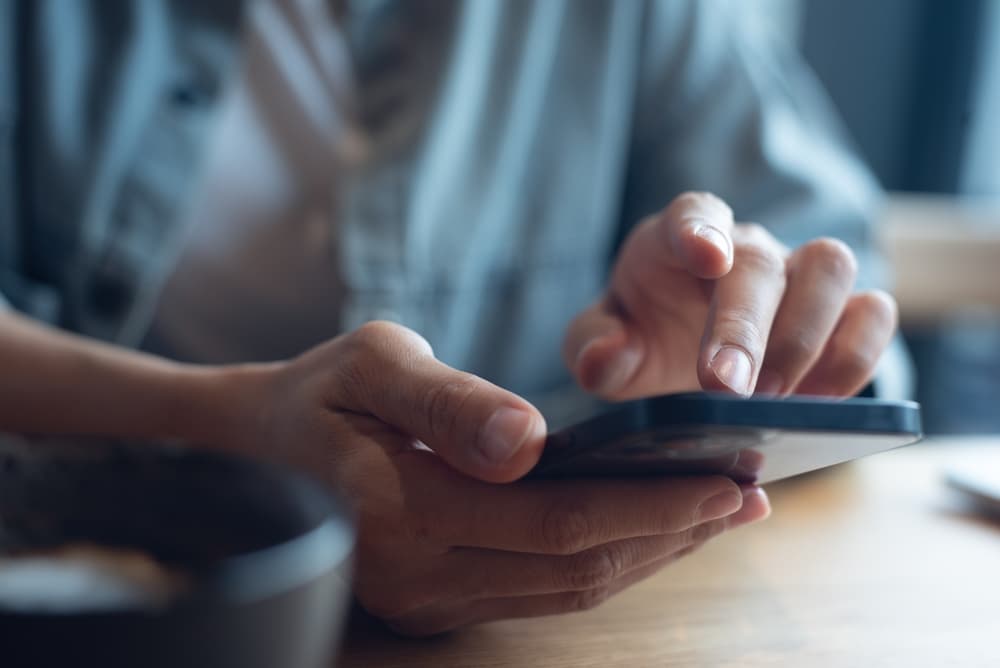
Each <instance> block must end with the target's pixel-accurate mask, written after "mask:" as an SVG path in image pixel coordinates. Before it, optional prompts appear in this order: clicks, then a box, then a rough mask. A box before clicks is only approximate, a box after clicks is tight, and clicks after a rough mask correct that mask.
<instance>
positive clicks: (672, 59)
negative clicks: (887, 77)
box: [623, 0, 886, 287]
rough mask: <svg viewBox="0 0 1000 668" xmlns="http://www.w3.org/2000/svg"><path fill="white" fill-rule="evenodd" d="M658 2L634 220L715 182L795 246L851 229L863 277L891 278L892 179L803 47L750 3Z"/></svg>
mask: <svg viewBox="0 0 1000 668" xmlns="http://www.w3.org/2000/svg"><path fill="white" fill-rule="evenodd" d="M647 12H648V17H647V19H648V20H647V21H646V22H645V28H644V30H645V32H644V35H643V41H642V47H641V49H642V53H641V61H640V65H639V68H638V69H639V74H638V77H637V91H636V111H635V118H634V125H633V136H632V147H631V152H630V160H629V175H628V180H627V184H626V202H625V210H624V215H625V218H624V219H623V222H625V223H631V222H632V221H635V220H638V219H639V218H641V217H642V216H644V215H647V214H648V213H650V212H652V211H656V210H658V209H660V208H662V207H663V206H664V205H666V204H667V203H668V202H669V201H670V200H671V199H672V198H673V197H674V196H676V195H677V194H679V193H680V192H683V191H686V190H707V191H711V192H713V193H715V194H716V195H718V196H720V197H722V198H723V199H724V200H726V201H727V202H728V203H729V204H730V205H731V206H732V207H733V210H734V212H735V214H736V218H737V220H739V221H753V222H757V223H760V224H762V225H765V226H766V227H768V228H769V229H770V230H771V231H772V233H773V234H775V236H777V237H778V238H779V239H781V240H782V241H783V242H784V243H785V244H787V245H789V246H792V247H794V246H797V245H799V244H801V243H803V242H805V241H807V240H809V239H812V238H815V237H818V236H834V237H837V238H839V239H842V240H843V241H845V242H847V243H848V244H849V245H850V246H851V247H852V248H853V250H854V251H855V253H856V254H857V255H858V259H859V263H860V265H861V273H860V276H859V284H860V285H862V286H865V287H869V286H877V285H884V284H885V281H886V272H885V271H884V267H883V263H882V262H881V261H880V259H879V257H878V254H877V253H876V252H875V250H874V247H875V245H874V243H873V234H872V221H873V219H874V218H875V216H876V215H877V212H878V208H879V205H880V200H881V189H880V188H879V186H878V183H877V182H876V180H875V178H874V177H873V175H872V174H871V172H870V171H869V170H868V168H867V167H866V166H865V165H864V163H863V162H862V161H861V160H860V159H859V158H858V156H857V155H856V153H855V152H854V151H853V150H852V148H851V147H850V145H849V142H848V140H847V138H846V135H845V133H844V131H843V129H842V128H841V126H840V123H839V121H838V120H837V118H836V115H835V114H834V113H833V108H832V105H831V103H830V102H829V100H828V98H827V97H826V95H825V94H824V92H823V90H822V88H821V87H820V85H819V84H818V82H817V81H816V79H815V78H814V76H813V75H812V74H811V72H810V71H809V70H808V68H807V67H806V66H805V64H804V62H803V61H802V60H801V58H800V57H799V54H798V53H797V52H796V50H795V49H794V48H793V47H792V46H791V45H790V44H787V43H786V42H785V41H784V40H783V39H782V37H781V36H780V35H777V34H775V33H774V32H773V31H771V30H768V29H767V28H766V27H765V25H764V24H763V22H762V21H755V20H754V15H753V13H752V12H751V11H749V10H748V5H745V4H744V3H740V2H727V1H726V0H692V1H690V2H686V3H682V2H652V3H650V4H649V5H648V7H647Z"/></svg>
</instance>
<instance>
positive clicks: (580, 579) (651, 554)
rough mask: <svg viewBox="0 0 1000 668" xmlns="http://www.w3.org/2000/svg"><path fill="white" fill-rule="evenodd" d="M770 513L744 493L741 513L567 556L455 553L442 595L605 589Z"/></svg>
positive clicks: (756, 493)
mask: <svg viewBox="0 0 1000 668" xmlns="http://www.w3.org/2000/svg"><path fill="white" fill-rule="evenodd" d="M769 512H770V506H769V505H768V502H767V497H766V496H764V495H763V491H762V490H760V489H759V488H756V487H747V488H746V489H745V490H744V503H743V507H742V508H740V510H738V511H737V512H735V513H733V514H732V515H729V516H728V517H724V518H722V519H717V520H711V521H708V522H702V523H700V524H696V525H694V526H691V527H689V528H688V529H685V530H684V531H680V532H677V533H670V534H663V535H657V536H644V537H641V538H627V539H624V540H617V541H612V542H610V543H605V544H603V545H598V546H596V547H592V548H590V549H587V550H584V551H583V552H579V553H577V554H570V555H536V554H527V553H521V552H503V551H499V550H482V549H456V550H452V551H451V552H449V553H448V554H447V555H446V556H445V557H444V558H443V559H442V560H441V562H440V569H441V571H442V581H443V582H444V583H443V584H442V587H441V588H442V589H444V591H443V592H442V593H445V594H446V595H450V596H452V597H455V598H459V599H462V600H472V599H480V598H495V597H504V596H525V595H535V594H549V593H556V592H561V591H579V590H582V589H593V588H596V587H603V586H606V585H610V584H611V583H612V582H614V581H616V580H618V579H619V578H620V577H622V576H623V575H625V574H627V573H629V572H631V571H633V570H635V569H636V568H640V567H642V566H645V565H647V564H649V563H652V562H654V561H657V560H659V559H662V558H663V557H666V556H669V555H671V554H674V553H675V552H678V551H680V550H682V549H684V548H686V547H688V546H690V545H694V544H695V543H704V542H706V541H708V540H711V539H712V538H714V537H716V536H718V535H720V534H722V533H723V532H724V531H727V530H729V529H733V528H736V527H738V526H742V525H744V524H749V523H751V522H756V521H758V520H761V519H764V518H765V517H767V515H768V514H769ZM444 574H446V575H444Z"/></svg>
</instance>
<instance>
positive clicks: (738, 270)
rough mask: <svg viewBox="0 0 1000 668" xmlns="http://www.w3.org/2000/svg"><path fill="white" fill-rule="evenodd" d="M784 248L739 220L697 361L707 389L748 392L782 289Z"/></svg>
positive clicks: (717, 286)
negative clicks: (728, 266) (730, 258)
mask: <svg viewBox="0 0 1000 668" xmlns="http://www.w3.org/2000/svg"><path fill="white" fill-rule="evenodd" d="M786 252H787V251H786V250H785V249H784V248H783V247H782V246H781V244H779V243H778V242H777V241H776V240H775V239H774V238H773V237H772V236H771V235H770V234H769V233H768V232H767V231H766V230H764V228H762V227H760V226H759V225H743V226H741V231H740V234H739V236H738V237H737V241H736V259H735V261H734V263H733V268H732V270H731V271H730V272H729V273H728V274H726V275H725V276H723V277H722V278H720V279H719V280H718V281H716V284H715V291H714V294H713V296H712V304H711V307H710V309H709V315H708V323H707V325H706V329H705V335H704V337H703V339H702V347H701V356H700V359H699V361H698V378H699V380H700V382H701V385H702V387H703V388H704V389H706V390H717V391H727V392H736V393H737V394H742V395H748V394H749V393H750V391H751V389H752V388H753V387H754V385H755V384H756V382H757V374H758V372H759V370H760V364H761V361H762V360H763V358H764V350H765V348H766V345H767V338H768V335H769V333H770V331H771V325H772V323H773V322H774V317H775V314H776V313H777V310H778V305H779V304H780V303H781V299H782V296H783V294H784V292H785V284H786V278H785V255H786Z"/></svg>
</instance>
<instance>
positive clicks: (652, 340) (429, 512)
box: [0, 193, 896, 635]
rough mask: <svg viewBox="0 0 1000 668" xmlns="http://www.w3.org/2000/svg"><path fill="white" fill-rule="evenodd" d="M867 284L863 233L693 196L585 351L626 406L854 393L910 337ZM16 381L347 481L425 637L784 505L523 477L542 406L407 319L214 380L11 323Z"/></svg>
mask: <svg viewBox="0 0 1000 668" xmlns="http://www.w3.org/2000/svg"><path fill="white" fill-rule="evenodd" d="M855 271H856V263H855V260H854V258H853V256H852V254H851V252H850V250H849V249H847V247H846V246H844V245H843V244H842V243H840V242H836V241H833V240H828V239H819V240H816V241H813V242H810V243H809V244H806V245H804V246H802V247H801V248H798V249H795V250H794V251H791V250H789V249H787V248H785V247H784V246H782V245H781V244H780V243H779V242H777V241H776V240H775V239H774V238H773V237H771V236H770V235H769V234H768V233H767V232H766V231H765V230H764V229H763V228H760V227H757V226H753V225H739V224H735V223H734V221H733V216H732V212H731V211H730V210H729V208H728V207H727V206H726V205H725V204H724V203H723V202H721V201H720V200H719V199H717V198H715V197H713V196H711V195H708V194H704V193H688V194H685V195H682V196H681V197H679V198H677V199H676V200H674V202H672V203H671V205H670V206H669V207H667V208H666V209H665V210H663V211H662V212H660V213H658V214H656V215H655V216H651V217H649V218H647V219H646V220H644V221H643V222H642V223H641V224H640V225H639V226H638V227H637V228H636V229H635V230H634V231H633V232H632V234H631V236H630V237H629V238H628V239H627V241H626V243H625V245H624V247H623V249H622V251H621V254H620V255H619V257H618V259H617V261H616V265H615V267H614V270H613V273H612V276H611V279H610V282H609V285H608V288H607V291H606V294H605V295H603V296H602V297H601V299H599V300H598V301H597V302H596V303H595V304H593V305H592V306H591V307H590V308H589V309H587V310H586V311H584V312H583V313H581V314H580V315H579V316H578V317H577V318H576V319H575V320H574V322H573V323H572V324H571V325H570V327H569V328H568V330H567V332H566V336H565V341H564V346H563V352H564V356H565V359H566V362H567V365H568V367H569V368H570V370H571V371H572V373H573V374H574V376H575V377H576V379H577V381H578V382H579V383H580V384H581V385H582V386H583V387H584V388H586V389H588V390H590V391H592V392H594V393H596V394H599V395H602V396H604V397H606V398H608V399H613V400H620V399H628V398H635V397H642V396H647V395H652V394H661V393H665V392H675V391H684V390H693V389H699V388H704V389H710V390H721V391H729V392H736V393H740V394H750V393H752V392H754V391H759V392H768V393H775V394H787V393H790V392H793V391H794V392H807V393H813V394H824V395H831V396H847V395H849V394H852V393H853V392H855V391H856V390H857V389H859V388H860V387H861V386H863V385H864V384H865V383H866V382H867V381H868V379H869V378H870V377H871V375H872V373H873V370H874V367H875V363H876V361H877V360H878V358H879V356H880V354H881V352H882V351H883V349H884V348H885V346H886V345H887V344H888V342H889V340H890V337H891V336H892V333H893V331H894V329H895V324H896V310H895V304H894V302H893V300H892V298H891V297H889V296H888V295H886V294H884V293H881V292H867V293H854V292H853V291H852V290H853V282H854V274H855ZM740 355H745V361H740V360H741V359H744V358H741V357H740ZM0 368H3V369H5V372H4V374H0V426H2V427H3V428H4V429H7V430H10V431H20V432H30V433H76V434H81V433H86V434H113V435H119V436H128V437H140V438H160V437H170V438H175V439H182V440H186V441H188V442H191V443H194V444H200V445H204V446H207V447H215V448H221V449H224V450H229V451H233V452H238V453H242V454H249V455H253V456H257V457H262V458H267V459H270V460H274V461H280V462H283V463H285V464H288V465H292V466H295V467H298V468H300V469H302V470H305V471H308V472H310V473H311V474H313V475H316V476H319V477H321V478H323V479H324V480H326V481H327V482H329V484H331V485H333V486H335V487H336V488H337V489H339V490H341V492H342V493H344V494H345V495H346V496H347V497H348V498H349V499H351V500H352V501H353V502H354V504H355V507H356V509H357V513H358V517H359V537H358V547H357V562H356V563H357V573H356V581H355V593H356V596H357V598H358V601H359V602H360V603H361V605H362V606H364V607H365V608H366V609H367V610H368V611H369V612H371V613H372V614H374V615H376V616H378V617H380V618H382V619H384V620H385V621H386V622H387V623H388V624H389V625H390V626H391V627H392V628H394V629H396V630H398V631H399V632H401V633H406V634H410V635H428V634H434V633H440V632H443V631H448V630H451V629H455V628H458V627H461V626H466V625H469V624H475V623H480V622H484V621H488V620H493V619H501V618H509V617H525V616H534V615H546V614H554V613H561V612H569V611H575V610H583V609H587V608H591V607H593V606H595V605H597V604H599V603H601V602H602V601H604V600H606V599H607V598H608V597H609V596H612V595H614V594H616V593H618V592H619V591H621V590H623V589H625V588H626V587H628V586H630V585H632V584H634V583H636V582H638V581H640V580H641V579H643V578H645V577H648V576H650V575H652V574H653V573H655V572H657V571H658V570H659V569H661V568H662V567H663V566H665V565H667V564H669V563H670V562H672V561H674V560H676V559H678V558H680V557H682V556H684V555H686V554H689V553H690V552H692V551H693V550H695V549H697V548H698V547H699V546H700V545H702V544H704V543H705V542H706V541H707V540H709V539H711V538H712V537H714V536H716V535H718V534H720V533H722V532H724V531H726V530H728V529H732V528H734V527H737V526H740V525H744V524H747V523H750V522H754V521H757V520H760V519H763V518H764V517H766V516H767V515H768V513H769V512H770V508H769V505H768V501H767V497H766V496H765V495H764V493H763V491H762V490H760V489H757V488H754V487H743V488H740V487H738V486H737V485H736V484H734V483H733V482H732V481H730V480H729V479H727V478H722V477H704V478H689V479H659V480H638V481H636V480H629V481H622V480H600V481H593V480H567V481H542V482H540V481H518V479H519V478H520V477H521V476H523V475H524V474H525V473H526V472H527V471H528V470H530V468H531V467H532V466H533V464H534V463H535V461H537V459H538V457H539V455H540V453H541V449H542V447H543V443H544V435H545V431H546V427H545V421H544V419H543V418H542V416H541V414H540V413H539V412H538V411H537V410H536V409H535V408H534V407H533V406H532V405H531V404H529V403H528V402H527V401H525V400H524V399H522V398H521V397H518V396H517V395H515V394H513V393H511V392H508V391H507V390H505V389H503V388H500V387H497V386H495V385H492V384H490V383H489V382H487V381H485V380H483V379H481V378H477V377H476V376H473V375H470V374H467V373H465V372H462V371H459V370H456V369H452V368H449V367H447V366H446V365H444V364H442V363H441V362H439V361H437V360H436V359H435V358H434V356H433V352H432V350H431V348H430V346H429V345H428V343H427V342H426V341H425V340H424V339H423V338H421V337H420V336H419V335H418V334H416V333H415V332H412V331H410V330H408V329H406V328H404V327H401V326H399V325H394V324H391V323H384V322H374V323H369V324H367V325H365V326H363V327H361V328H360V329H358V330H355V331H353V332H350V333H347V334H345V335H343V336H340V337H337V338H335V339H333V340H331V341H328V342H327V343H324V344H322V345H320V346H318V347H316V348H314V349H312V350H310V351H307V352H306V353H304V354H303V355H301V356H299V357H297V358H295V359H292V360H288V361H285V362H278V363H270V364H250V365H236V366H223V367H210V366H200V367H196V366H190V365H183V364H178V363H175V362H171V361H168V360H163V359H159V358H155V357H152V356H149V355H146V354H142V353H137V352H134V351H128V350H124V349H120V348H115V347H112V346H108V345H105V344H101V343H97V342H94V341H89V340H85V339H82V338H80V337H76V336H73V335H70V334H66V333H64V332H58V331H55V330H52V329H49V328H47V327H44V326H42V325H40V324H38V323H34V322H31V321H29V320H27V319H25V318H23V317H20V316H17V315H14V314H12V313H0ZM54 408H55V409H56V410H53V409H54ZM112 409H113V410H112Z"/></svg>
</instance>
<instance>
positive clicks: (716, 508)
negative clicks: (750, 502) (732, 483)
mask: <svg viewBox="0 0 1000 668" xmlns="http://www.w3.org/2000/svg"><path fill="white" fill-rule="evenodd" d="M742 506H743V495H742V494H741V493H740V492H738V491H736V490H729V491H726V492H722V493H721V494H716V495H715V496H713V497H711V498H710V499H708V500H707V501H703V502H702V504H701V505H700V506H698V510H697V512H696V513H695V523H696V524H697V523H701V522H707V521H709V520H717V519H719V518H721V517H726V516H728V515H732V514H733V513H735V512H736V511H737V510H739V509H740V507H742Z"/></svg>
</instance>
